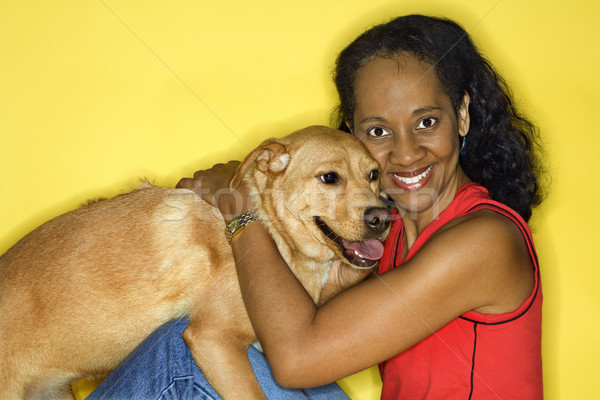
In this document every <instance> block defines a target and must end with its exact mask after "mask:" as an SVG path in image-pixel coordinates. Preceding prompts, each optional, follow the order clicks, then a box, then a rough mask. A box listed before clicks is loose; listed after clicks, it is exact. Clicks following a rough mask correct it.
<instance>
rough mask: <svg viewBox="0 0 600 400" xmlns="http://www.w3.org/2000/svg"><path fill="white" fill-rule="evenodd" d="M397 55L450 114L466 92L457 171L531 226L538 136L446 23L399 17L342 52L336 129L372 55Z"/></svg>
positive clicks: (462, 34) (465, 38)
mask: <svg viewBox="0 0 600 400" xmlns="http://www.w3.org/2000/svg"><path fill="white" fill-rule="evenodd" d="M397 54H410V55H412V56H415V57H417V58H418V59H419V60H421V61H423V62H425V63H426V64H428V65H430V66H431V67H432V68H433V70H434V71H435V73H436V75H437V77H438V80H439V82H440V84H441V87H442V89H443V90H444V92H445V93H446V94H447V95H448V97H449V98H450V101H451V102H452V106H453V107H454V110H455V112H458V109H459V106H460V104H461V101H462V99H463V97H464V94H465V92H466V93H468V94H469V96H470V99H471V101H470V104H469V114H470V118H471V124H470V129H469V134H468V139H467V143H466V152H461V153H464V154H461V155H460V158H459V160H460V165H461V167H462V169H463V171H464V172H465V173H466V174H467V176H468V177H469V178H470V179H471V180H473V181H475V182H478V183H479V184H481V185H483V186H484V187H485V188H487V189H488V191H489V193H490V196H491V197H492V198H493V199H494V200H497V201H499V202H501V203H504V204H506V205H508V206H509V207H511V208H512V209H514V210H515V211H517V212H518V213H519V214H520V215H521V216H522V217H523V218H524V219H525V220H526V221H527V220H529V218H530V217H531V209H532V207H535V206H537V205H539V204H540V203H541V201H542V200H543V194H542V190H541V187H540V184H539V177H540V176H541V174H542V170H543V168H542V166H541V162H540V159H539V157H540V151H541V146H540V141H539V135H538V130H537V128H536V127H535V126H534V125H533V123H531V122H530V121H529V120H528V119H527V118H525V116H524V115H523V114H521V112H520V111H519V110H517V108H516V107H515V104H514V101H513V100H512V95H511V93H510V90H509V88H508V86H507V84H506V82H505V81H504V79H503V78H502V77H501V76H500V75H499V74H498V73H497V72H496V71H495V70H494V68H493V67H492V65H491V64H490V63H489V62H488V61H487V60H486V59H485V58H484V57H483V56H482V55H481V54H480V53H479V51H478V50H477V48H476V47H475V45H474V44H473V42H472V41H471V38H470V37H469V35H468V33H467V32H466V31H465V30H464V29H463V28H462V27H461V26H459V25H458V24H457V23H455V22H453V21H451V20H447V19H440V18H435V17H428V16H423V15H408V16H404V17H399V18H396V19H394V20H392V21H390V22H388V23H386V24H382V25H377V26H375V27H373V28H371V29H369V30H368V31H366V32H365V33H363V34H362V35H360V36H359V37H358V38H357V39H356V40H354V41H353V42H352V43H351V44H350V45H349V46H348V47H346V48H345V49H344V50H343V51H342V52H341V53H340V55H339V56H338V59H337V62H336V68H335V76H334V80H335V84H336V87H337V90H338V94H339V97H340V105H339V106H338V107H337V108H336V109H335V110H334V113H333V119H334V124H336V125H337V126H338V129H340V130H343V131H346V132H350V129H349V128H348V126H347V125H348V124H351V123H352V116H353V114H354V110H355V106H356V103H355V98H354V80H355V78H356V74H357V71H358V70H359V69H360V68H361V67H362V66H363V65H365V64H366V63H368V62H369V61H370V60H372V59H373V58H375V57H389V56H394V55H397Z"/></svg>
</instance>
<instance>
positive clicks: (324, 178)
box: [319, 172, 338, 184]
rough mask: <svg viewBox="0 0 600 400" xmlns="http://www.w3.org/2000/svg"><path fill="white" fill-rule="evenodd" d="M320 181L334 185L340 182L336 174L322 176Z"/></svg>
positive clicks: (329, 173)
mask: <svg viewBox="0 0 600 400" xmlns="http://www.w3.org/2000/svg"><path fill="white" fill-rule="evenodd" d="M319 179H320V180H321V181H323V182H324V183H327V184H332V183H336V182H337V181H338V175H337V174H336V173H335V172H328V173H326V174H323V175H320V176H319Z"/></svg>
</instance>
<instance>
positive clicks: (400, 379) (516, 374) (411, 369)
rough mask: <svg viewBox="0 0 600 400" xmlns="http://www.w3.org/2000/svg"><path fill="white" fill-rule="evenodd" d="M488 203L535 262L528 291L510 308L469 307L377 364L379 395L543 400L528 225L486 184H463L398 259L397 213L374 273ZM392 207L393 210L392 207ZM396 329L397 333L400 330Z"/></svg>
mask: <svg viewBox="0 0 600 400" xmlns="http://www.w3.org/2000/svg"><path fill="white" fill-rule="evenodd" d="M480 209H489V210H493V211H496V212H498V213H500V214H502V215H504V216H506V217H507V218H509V219H511V220H512V221H513V222H514V223H515V224H516V225H517V226H518V227H519V229H520V230H521V232H522V234H523V238H524V240H525V241H526V243H527V246H528V248H529V254H530V255H531V259H532V261H533V265H534V274H535V286H534V288H533V291H532V293H531V296H530V297H529V298H528V299H527V300H525V302H524V303H523V304H521V306H520V307H519V308H517V309H516V310H515V311H513V312H510V313H506V314H498V315H490V314H481V313H477V312H474V311H469V312H467V313H465V314H463V315H461V316H460V317H458V318H456V319H455V320H453V321H451V322H450V323H449V324H448V325H446V326H444V327H443V328H441V329H440V330H439V331H437V332H435V333H434V334H432V335H431V336H429V337H427V338H426V339H425V340H423V341H421V342H419V343H418V344H416V345H415V346H413V347H411V348H410V349H408V350H406V351H404V352H402V353H400V354H398V355H396V356H394V357H392V358H391V359H389V360H387V361H385V362H384V363H382V364H380V366H379V369H380V372H381V378H382V381H383V390H382V395H381V398H382V399H410V400H415V399H428V400H431V399H443V400H451V399H464V400H466V399H526V400H529V399H542V398H543V389H542V359H541V334H542V332H541V322H542V289H541V284H540V275H539V266H538V260H537V255H536V253H535V249H534V246H533V239H532V236H531V232H530V230H529V227H528V226H527V224H526V223H525V221H524V220H523V219H522V218H521V216H520V215H519V214H517V213H516V212H515V211H513V210H512V209H511V208H509V207H507V206H505V205H504V204H501V203H498V202H496V201H493V200H491V199H490V196H489V194H488V192H487V190H486V189H485V188H484V187H482V186H480V185H478V184H476V183H467V184H466V185H464V186H462V187H461V188H460V189H459V191H458V192H457V193H456V196H455V198H454V200H453V201H452V203H450V205H449V206H448V208H446V209H445V210H444V211H443V212H442V213H441V214H440V215H439V216H438V217H437V218H436V219H435V220H434V221H433V222H431V223H430V224H429V226H427V228H425V230H424V231H423V232H422V233H421V235H419V237H418V238H417V240H416V242H415V243H414V245H413V246H412V247H411V249H410V251H409V252H408V254H407V256H406V259H404V260H402V259H401V254H402V250H403V241H402V237H403V234H404V228H403V226H402V220H401V219H400V218H397V219H395V220H394V222H393V224H392V227H391V230H390V234H389V235H388V238H387V240H386V243H385V251H384V254H383V257H382V258H381V261H380V267H379V273H383V272H386V271H388V270H390V269H392V268H402V264H403V263H405V262H406V261H408V260H410V258H411V257H412V256H413V255H414V254H415V253H416V252H417V251H419V249H420V248H421V246H422V245H423V244H424V243H425V242H426V241H427V240H428V239H429V238H430V237H431V235H432V234H433V233H434V232H436V231H437V230H438V229H439V228H440V227H441V226H443V225H444V224H445V223H446V222H448V221H451V220H452V219H454V218H458V217H461V216H463V215H466V214H469V213H471V212H473V211H477V210H480ZM393 213H394V214H397V210H394V212H393ZM398 334H400V335H401V334H402V332H399V333H398Z"/></svg>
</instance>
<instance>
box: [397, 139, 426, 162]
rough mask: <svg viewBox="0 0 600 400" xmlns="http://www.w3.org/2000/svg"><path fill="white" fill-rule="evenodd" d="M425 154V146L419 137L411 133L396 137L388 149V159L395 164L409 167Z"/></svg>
mask: <svg viewBox="0 0 600 400" xmlns="http://www.w3.org/2000/svg"><path fill="white" fill-rule="evenodd" d="M424 155H425V148H424V147H423V146H422V144H421V142H420V140H419V138H417V137H415V135H413V134H411V133H406V134H401V135H398V136H397V137H396V140H395V143H394V146H393V148H392V149H390V154H389V159H390V161H391V162H392V163H394V164H396V165H401V166H405V167H410V166H411V165H414V164H415V162H417V161H418V160H420V159H421V158H422V157H423V156H424Z"/></svg>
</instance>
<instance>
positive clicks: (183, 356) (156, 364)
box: [87, 319, 349, 400]
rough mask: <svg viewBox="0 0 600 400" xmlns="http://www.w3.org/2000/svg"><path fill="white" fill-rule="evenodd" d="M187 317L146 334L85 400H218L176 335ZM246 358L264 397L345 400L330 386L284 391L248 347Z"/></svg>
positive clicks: (256, 352) (266, 366) (184, 326)
mask: <svg viewBox="0 0 600 400" xmlns="http://www.w3.org/2000/svg"><path fill="white" fill-rule="evenodd" d="M187 325H188V321H187V320H186V319H179V320H173V321H170V322H168V323H166V324H165V325H163V326H162V327H161V328H159V329H158V330H156V332H154V333H153V334H152V335H150V336H149V337H148V338H147V339H146V340H145V341H144V342H143V343H142V344H141V345H140V346H139V347H138V348H137V349H135V350H134V351H133V352H132V353H131V354H130V355H129V356H128V357H127V358H126V359H125V360H124V361H123V362H122V363H121V364H120V365H119V366H118V367H117V368H116V369H115V370H114V371H113V372H112V373H111V374H110V375H109V376H108V377H107V378H106V380H105V381H104V382H103V383H102V384H101V385H100V386H98V388H96V390H94V392H93V393H92V394H90V396H89V397H88V398H87V400H100V399H110V400H121V399H122V400H184V399H190V400H191V399H194V400H220V399H221V397H219V395H218V394H217V393H216V392H215V390H214V389H213V388H212V387H211V386H210V384H209V383H208V381H207V380H206V379H205V378H204V375H202V372H201V371H200V369H199V368H198V367H197V366H196V364H195V363H194V359H193V358H192V355H191V353H190V350H189V349H188V347H187V345H186V344H185V342H184V341H183V338H182V337H181V334H182V333H183V331H184V330H185V328H186V327H187ZM248 357H249V358H250V363H251V364H252V368H253V369H254V373H255V375H256V378H257V380H258V382H259V384H260V386H261V388H262V389H263V391H264V392H265V394H266V396H267V398H269V399H274V400H275V399H303V400H305V399H311V400H321V399H322V400H325V399H327V400H330V399H331V400H336V399H340V400H341V399H349V397H348V396H347V395H346V394H345V393H344V392H343V391H342V389H341V388H340V387H339V386H338V385H337V384H335V383H333V384H330V385H326V386H321V387H318V388H313V389H305V390H297V389H285V388H282V387H281V386H279V385H278V384H277V383H276V382H275V380H274V379H273V375H272V373H271V369H270V368H269V364H268V363H267V360H266V358H265V357H264V355H263V354H262V353H261V352H259V351H258V350H256V349H255V348H254V347H253V346H250V347H249V349H248Z"/></svg>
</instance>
